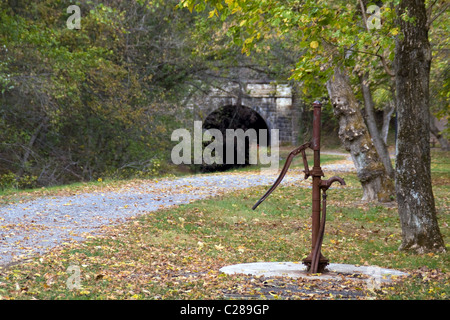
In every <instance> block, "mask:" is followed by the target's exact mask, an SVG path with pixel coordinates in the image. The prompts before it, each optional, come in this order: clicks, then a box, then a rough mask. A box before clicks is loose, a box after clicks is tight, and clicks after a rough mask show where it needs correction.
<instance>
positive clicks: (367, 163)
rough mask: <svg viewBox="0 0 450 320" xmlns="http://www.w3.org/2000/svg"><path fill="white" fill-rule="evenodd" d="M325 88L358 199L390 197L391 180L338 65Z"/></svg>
mask: <svg viewBox="0 0 450 320" xmlns="http://www.w3.org/2000/svg"><path fill="white" fill-rule="evenodd" d="M327 89H328V94H329V95H330V98H331V103H332V105H333V109H334V114H335V116H336V117H337V119H338V121H339V138H340V139H341V141H342V143H343V145H344V147H345V149H346V150H347V151H350V154H351V156H352V159H353V162H354V164H355V167H356V171H357V175H358V178H359V181H360V182H361V185H362V188H363V198H362V200H364V201H381V202H387V201H391V200H392V197H393V195H394V183H393V181H392V179H391V178H390V177H389V175H388V174H387V173H386V170H385V168H384V165H383V163H382V162H381V159H380V157H379V155H378V153H377V151H376V149H375V146H374V145H373V143H372V140H371V138H370V134H369V132H368V130H367V127H366V125H365V123H364V119H363V117H362V115H361V111H360V109H359V105H358V102H357V100H356V97H355V95H354V93H353V91H352V88H351V87H350V84H349V80H348V77H347V76H346V74H345V73H344V72H343V71H342V70H341V69H340V68H335V72H334V76H333V78H332V79H331V80H329V81H328V82H327Z"/></svg>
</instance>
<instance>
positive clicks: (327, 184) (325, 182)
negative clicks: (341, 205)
mask: <svg viewBox="0 0 450 320" xmlns="http://www.w3.org/2000/svg"><path fill="white" fill-rule="evenodd" d="M336 181H337V182H339V183H340V184H341V186H345V181H344V179H342V178H341V177H337V176H334V177H331V178H330V179H328V180H321V181H320V189H322V190H328V188H329V187H330V186H331V184H332V183H333V182H336Z"/></svg>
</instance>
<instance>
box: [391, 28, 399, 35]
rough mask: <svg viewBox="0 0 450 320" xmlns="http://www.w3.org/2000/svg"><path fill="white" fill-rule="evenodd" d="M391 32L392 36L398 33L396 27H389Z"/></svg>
mask: <svg viewBox="0 0 450 320" xmlns="http://www.w3.org/2000/svg"><path fill="white" fill-rule="evenodd" d="M391 34H392V35H393V36H396V35H397V34H398V28H393V29H391Z"/></svg>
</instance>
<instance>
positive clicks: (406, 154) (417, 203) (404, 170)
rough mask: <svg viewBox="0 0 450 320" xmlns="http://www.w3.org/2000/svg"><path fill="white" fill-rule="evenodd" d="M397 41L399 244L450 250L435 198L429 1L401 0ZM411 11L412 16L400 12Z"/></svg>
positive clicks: (417, 248)
mask: <svg viewBox="0 0 450 320" xmlns="http://www.w3.org/2000/svg"><path fill="white" fill-rule="evenodd" d="M396 11H397V17H399V18H398V24H399V26H400V31H401V32H400V34H399V37H398V38H397V40H396V44H395V60H394V63H395V72H396V95H397V97H396V102H397V115H398V132H397V147H396V179H395V182H396V192H397V202H398V212H399V216H400V223H401V226H402V244H401V246H400V249H403V250H411V251H415V252H417V253H424V252H428V251H443V250H445V246H444V241H443V239H442V236H441V233H440V230H439V226H438V222H437V217H436V208H435V204H434V196H433V191H432V185H431V169H430V160H431V159H430V112H429V75H430V64H431V49H430V44H429V42H428V30H427V27H426V23H427V15H426V9H425V1H423V0H422V1H420V0H402V1H401V2H400V4H399V5H398V6H397V8H396ZM404 14H406V15H407V16H408V19H410V17H412V18H413V19H414V21H412V22H407V21H405V20H404V19H402V18H401V16H402V15H404Z"/></svg>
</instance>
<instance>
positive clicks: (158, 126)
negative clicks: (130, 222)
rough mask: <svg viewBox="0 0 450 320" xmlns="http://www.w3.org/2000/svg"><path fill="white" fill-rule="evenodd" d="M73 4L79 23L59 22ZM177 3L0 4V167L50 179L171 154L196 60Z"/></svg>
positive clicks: (137, 167)
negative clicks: (73, 25) (173, 133)
mask: <svg viewBox="0 0 450 320" xmlns="http://www.w3.org/2000/svg"><path fill="white" fill-rule="evenodd" d="M70 4H75V5H78V6H79V7H80V10H81V29H79V30H77V29H73V30H72V29H69V28H67V26H66V20H67V19H68V17H69V14H67V13H66V9H67V7H68V6H69V5H70ZM174 6H175V2H173V1H158V0H155V1H132V2H131V3H127V4H122V3H121V2H118V1H86V2H84V1H83V2H82V1H79V2H76V3H69V2H67V1H57V0H46V1H39V2H34V1H21V2H20V3H18V4H16V5H14V6H10V5H9V2H8V3H2V4H0V21H1V23H0V61H1V63H0V91H1V93H2V95H1V97H0V100H1V104H0V141H1V144H0V174H4V175H7V176H8V175H9V174H10V173H12V174H14V175H15V179H16V180H17V179H19V180H20V179H24V177H27V176H34V177H37V182H36V183H37V184H38V185H51V184H59V183H67V182H70V181H79V180H92V179H96V177H99V176H105V175H109V174H111V173H117V174H118V172H121V173H120V174H118V175H120V176H123V175H127V176H130V175H133V174H134V173H136V174H137V175H142V173H145V175H148V174H150V172H151V173H152V174H154V173H155V172H156V171H157V170H159V169H158V168H161V167H158V166H153V165H150V167H149V163H153V162H152V161H156V160H155V159H159V160H158V161H162V162H166V161H167V160H168V159H169V156H170V147H171V145H170V136H169V135H170V132H171V131H172V129H174V128H176V127H179V123H180V121H181V120H184V119H183V118H182V117H177V115H181V113H180V112H179V109H180V105H181V104H180V100H181V98H182V97H183V95H184V94H185V93H186V85H185V82H186V81H187V80H188V79H189V77H190V76H191V70H192V68H193V66H198V65H199V64H198V63H197V64H196V63H195V62H194V61H193V59H195V56H193V55H192V54H191V51H192V47H193V46H194V43H191V42H187V41H184V39H185V38H186V39H189V38H190V37H189V34H190V33H191V32H192V31H191V30H190V29H189V28H186V24H187V23H190V22H191V20H192V17H191V15H190V14H188V13H181V12H179V11H176V10H174ZM195 45H199V44H198V43H195ZM180 119H181V120H180ZM130 168H133V170H131V169H130ZM125 172H126V173H125ZM7 176H5V179H6V180H7V178H6V177H7ZM6 180H5V181H6ZM18 186H19V187H20V186H21V184H19V185H18Z"/></svg>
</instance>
